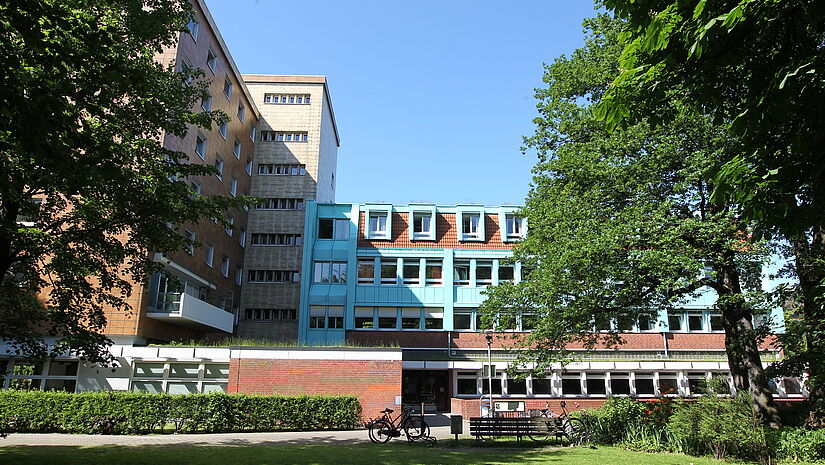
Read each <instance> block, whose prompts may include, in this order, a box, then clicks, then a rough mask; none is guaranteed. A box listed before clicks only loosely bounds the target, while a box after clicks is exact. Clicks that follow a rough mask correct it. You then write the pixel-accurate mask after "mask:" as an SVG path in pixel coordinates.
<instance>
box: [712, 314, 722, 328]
mask: <svg viewBox="0 0 825 465" xmlns="http://www.w3.org/2000/svg"><path fill="white" fill-rule="evenodd" d="M710 330H711V331H714V332H721V331H724V330H725V327H724V326H723V325H722V315H716V314H715V315H711V316H710Z"/></svg>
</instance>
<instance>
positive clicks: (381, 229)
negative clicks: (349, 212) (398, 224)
mask: <svg viewBox="0 0 825 465" xmlns="http://www.w3.org/2000/svg"><path fill="white" fill-rule="evenodd" d="M369 237H370V238H377V239H381V238H383V239H388V237H387V212H376V213H370V219H369Z"/></svg>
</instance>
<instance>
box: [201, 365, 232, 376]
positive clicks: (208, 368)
mask: <svg viewBox="0 0 825 465" xmlns="http://www.w3.org/2000/svg"><path fill="white" fill-rule="evenodd" d="M203 377H204V378H210V379H214V378H229V365H228V364H225V363H220V364H217V363H216V364H212V363H207V364H206V365H204V374H203Z"/></svg>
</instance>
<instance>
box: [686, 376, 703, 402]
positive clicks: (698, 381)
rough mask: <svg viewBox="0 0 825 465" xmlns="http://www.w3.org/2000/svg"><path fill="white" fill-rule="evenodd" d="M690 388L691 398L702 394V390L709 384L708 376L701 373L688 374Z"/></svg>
mask: <svg viewBox="0 0 825 465" xmlns="http://www.w3.org/2000/svg"><path fill="white" fill-rule="evenodd" d="M687 381H688V388H689V389H690V395H691V396H697V395H700V394H702V389H703V388H704V386H705V384H706V383H707V375H706V374H705V373H703V372H701V371H699V372H688V373H687Z"/></svg>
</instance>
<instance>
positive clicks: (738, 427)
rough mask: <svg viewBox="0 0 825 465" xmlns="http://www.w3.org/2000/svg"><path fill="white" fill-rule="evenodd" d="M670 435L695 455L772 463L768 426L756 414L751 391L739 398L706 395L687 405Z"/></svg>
mask: <svg viewBox="0 0 825 465" xmlns="http://www.w3.org/2000/svg"><path fill="white" fill-rule="evenodd" d="M667 431H668V433H669V435H670V436H671V437H672V438H674V440H675V441H678V442H679V443H680V444H682V446H683V447H684V448H685V449H686V450H685V452H688V453H691V454H702V453H704V452H706V451H710V452H711V453H713V456H714V457H716V458H717V459H722V458H724V457H725V456H735V457H739V458H751V459H758V460H760V461H763V460H768V458H769V457H770V456H771V455H772V454H771V451H770V449H769V448H768V443H767V441H768V438H767V433H766V429H765V427H763V426H762V425H761V422H760V421H759V418H757V417H756V415H755V414H754V413H753V408H752V400H751V397H750V395H749V394H748V393H747V392H740V393H739V394H738V395H737V396H736V397H733V398H730V397H719V396H717V395H715V394H712V393H711V394H708V395H705V396H703V397H701V398H699V399H697V400H696V401H693V402H683V403H682V404H681V405H680V406H679V407H678V408H677V409H676V411H675V412H674V413H673V415H672V417H671V418H670V421H669V423H668V425H667Z"/></svg>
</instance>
